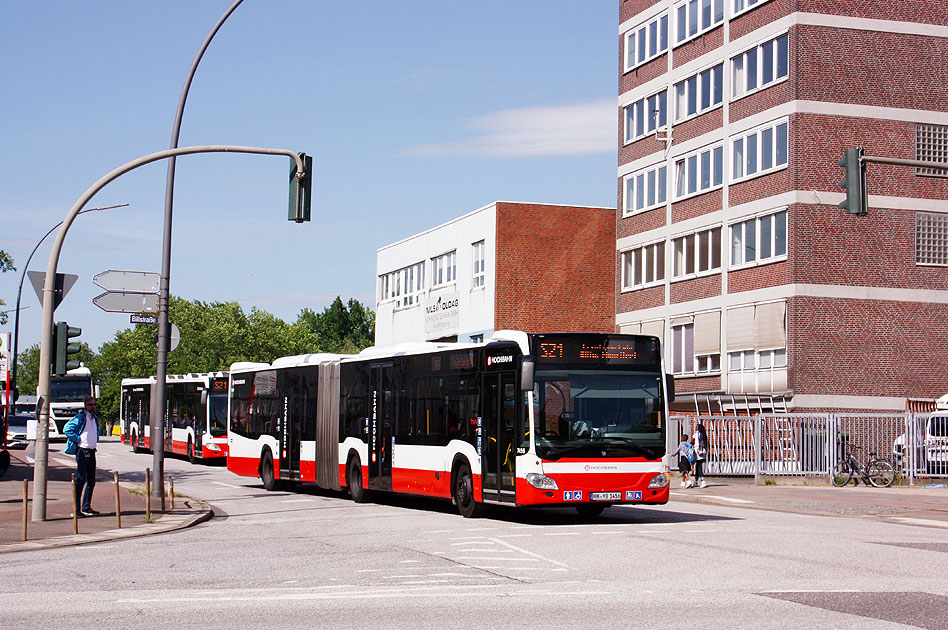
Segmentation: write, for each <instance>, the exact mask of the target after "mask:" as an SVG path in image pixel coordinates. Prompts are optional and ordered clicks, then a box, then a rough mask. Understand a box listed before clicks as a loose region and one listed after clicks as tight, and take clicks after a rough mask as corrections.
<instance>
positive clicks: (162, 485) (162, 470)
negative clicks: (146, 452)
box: [158, 459, 165, 514]
mask: <svg viewBox="0 0 948 630" xmlns="http://www.w3.org/2000/svg"><path fill="white" fill-rule="evenodd" d="M158 478H159V479H161V513H162V514H164V513H165V460H164V459H162V460H161V470H160V471H159V475H158Z"/></svg>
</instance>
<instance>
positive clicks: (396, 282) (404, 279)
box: [379, 262, 425, 308]
mask: <svg viewBox="0 0 948 630" xmlns="http://www.w3.org/2000/svg"><path fill="white" fill-rule="evenodd" d="M424 288H425V263H423V262H420V263H416V264H414V265H409V266H408V267H402V268H401V269H399V270H397V271H392V272H389V273H386V274H382V275H381V276H379V301H380V302H385V301H388V300H392V301H394V303H395V304H394V306H395V308H401V307H403V306H412V305H413V304H418V303H420V301H421V293H422V291H424Z"/></svg>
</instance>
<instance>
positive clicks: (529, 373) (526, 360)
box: [520, 355, 536, 392]
mask: <svg viewBox="0 0 948 630" xmlns="http://www.w3.org/2000/svg"><path fill="white" fill-rule="evenodd" d="M535 365H536V364H535V363H534V362H533V357H532V356H530V355H527V356H524V357H523V361H522V362H521V364H520V391H522V392H532V391H533V369H534V366H535Z"/></svg>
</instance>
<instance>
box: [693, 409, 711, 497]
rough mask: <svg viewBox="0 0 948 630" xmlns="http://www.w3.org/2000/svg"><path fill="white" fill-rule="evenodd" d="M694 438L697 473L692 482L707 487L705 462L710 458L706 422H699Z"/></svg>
mask: <svg viewBox="0 0 948 630" xmlns="http://www.w3.org/2000/svg"><path fill="white" fill-rule="evenodd" d="M692 439H693V440H694V449H695V474H694V481H692V484H698V485H700V486H701V487H702V488H707V487H708V482H707V481H705V480H704V462H705V460H706V459H707V458H708V432H707V431H706V430H705V428H704V423H702V422H699V423H698V426H696V427H695V434H694V436H693V438H692Z"/></svg>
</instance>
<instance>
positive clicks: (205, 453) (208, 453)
mask: <svg viewBox="0 0 948 630" xmlns="http://www.w3.org/2000/svg"><path fill="white" fill-rule="evenodd" d="M217 448H218V449H220V450H217V451H212V450H211V449H209V448H208V447H207V444H203V445H201V457H204V458H206V459H215V458H218V457H227V444H218V445H217Z"/></svg>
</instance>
